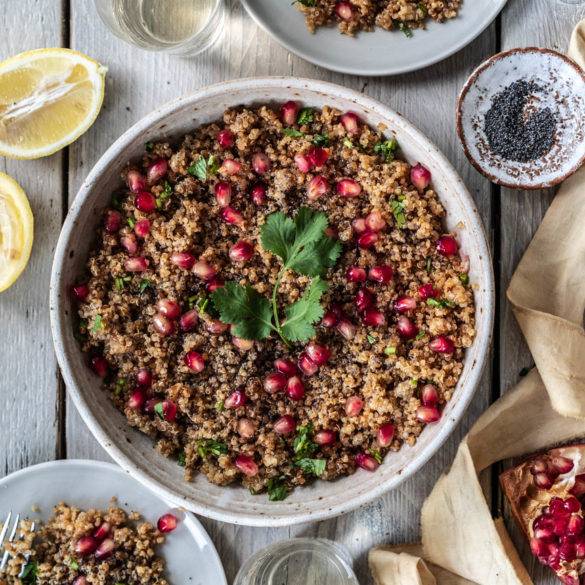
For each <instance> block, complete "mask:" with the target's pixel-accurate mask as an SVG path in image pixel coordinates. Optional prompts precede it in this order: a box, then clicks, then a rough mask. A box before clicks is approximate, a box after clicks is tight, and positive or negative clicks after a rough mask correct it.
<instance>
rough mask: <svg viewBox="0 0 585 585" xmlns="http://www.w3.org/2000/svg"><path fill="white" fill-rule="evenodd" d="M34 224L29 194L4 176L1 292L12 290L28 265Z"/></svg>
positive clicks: (0, 191)
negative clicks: (10, 287) (11, 287)
mask: <svg viewBox="0 0 585 585" xmlns="http://www.w3.org/2000/svg"><path fill="white" fill-rule="evenodd" d="M33 237H34V220H33V214H32V211H31V208H30V204H29V202H28V199H27V197H26V193H25V192H24V191H23V190H22V187H21V186H20V185H19V184H18V183H17V182H16V181H15V180H14V179H13V178H12V177H9V176H8V175H6V174H4V173H0V292H2V291H3V290H6V289H7V288H8V287H9V286H12V285H13V284H14V282H15V281H16V279H17V278H18V277H19V276H20V275H21V273H22V271H23V270H24V269H25V268H26V265H27V264H28V259H29V258H30V252H31V249H32V244H33Z"/></svg>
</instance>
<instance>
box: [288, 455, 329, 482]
mask: <svg viewBox="0 0 585 585" xmlns="http://www.w3.org/2000/svg"><path fill="white" fill-rule="evenodd" d="M295 465H296V466H297V467H300V468H301V469H302V470H303V473H306V474H308V475H316V476H317V477H319V476H321V475H323V473H325V467H326V466H327V461H326V460H325V459H309V458H303V459H299V460H298V461H295Z"/></svg>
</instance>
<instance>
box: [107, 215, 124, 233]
mask: <svg viewBox="0 0 585 585" xmlns="http://www.w3.org/2000/svg"><path fill="white" fill-rule="evenodd" d="M104 225H105V228H106V231H107V232H108V233H109V234H115V233H116V232H118V231H119V230H120V228H121V227H122V214H121V213H120V212H119V211H116V210H114V209H108V210H107V211H106V217H105V219H104Z"/></svg>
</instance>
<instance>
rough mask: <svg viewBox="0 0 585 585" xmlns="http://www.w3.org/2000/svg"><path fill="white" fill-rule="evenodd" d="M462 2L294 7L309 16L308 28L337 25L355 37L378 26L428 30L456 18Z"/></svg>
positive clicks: (359, 1)
mask: <svg viewBox="0 0 585 585" xmlns="http://www.w3.org/2000/svg"><path fill="white" fill-rule="evenodd" d="M461 2H462V0H352V1H351V2H348V1H346V0H339V1H337V0H296V1H295V2H294V3H293V4H295V5H296V7H297V8H298V9H299V10H300V11H301V12H302V13H303V14H304V15H305V21H306V23H307V28H308V29H309V30H310V31H311V32H315V31H316V30H317V29H318V28H320V27H322V26H328V25H331V24H334V23H336V24H337V26H338V28H339V30H340V32H342V33H344V34H347V35H355V34H356V33H357V32H358V31H360V30H364V31H372V30H374V28H375V27H381V28H383V29H386V30H390V31H391V30H400V31H402V32H403V33H404V34H405V35H406V36H409V37H410V36H412V30H413V29H417V28H425V24H426V22H427V21H428V20H429V19H432V20H434V21H436V22H444V21H446V20H449V19H451V18H455V17H456V16H457V14H458V11H459V7H460V5H461Z"/></svg>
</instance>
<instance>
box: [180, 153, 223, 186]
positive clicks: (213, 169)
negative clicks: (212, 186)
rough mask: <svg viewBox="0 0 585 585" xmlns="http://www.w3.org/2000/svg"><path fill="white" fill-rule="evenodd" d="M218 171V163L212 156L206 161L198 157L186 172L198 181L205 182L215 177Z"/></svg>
mask: <svg viewBox="0 0 585 585" xmlns="http://www.w3.org/2000/svg"><path fill="white" fill-rule="evenodd" d="M218 170H219V163H218V162H217V159H216V158H215V156H214V155H213V154H212V155H210V156H209V157H208V158H207V159H206V158H205V157H200V158H199V159H198V160H196V161H195V162H194V163H193V164H192V165H191V166H190V167H189V168H188V169H187V172H188V173H189V174H190V175H194V176H195V177H197V178H198V179H199V180H200V181H203V182H205V181H207V179H208V177H210V176H211V175H215V174H216V173H217V171H218Z"/></svg>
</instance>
